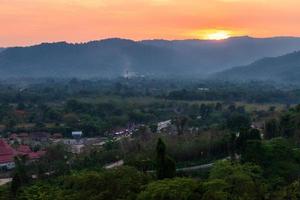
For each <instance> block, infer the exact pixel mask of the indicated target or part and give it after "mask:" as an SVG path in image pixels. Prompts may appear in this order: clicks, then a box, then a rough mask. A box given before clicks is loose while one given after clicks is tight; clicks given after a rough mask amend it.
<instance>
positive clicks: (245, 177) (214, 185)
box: [204, 161, 266, 200]
mask: <svg viewBox="0 0 300 200" xmlns="http://www.w3.org/2000/svg"><path fill="white" fill-rule="evenodd" d="M262 173H263V172H262V169H261V168H260V167H259V166H257V165H253V164H243V165H241V164H237V163H235V164H232V163H231V162H228V161H220V162H217V163H216V164H215V165H214V167H213V168H212V170H211V171H210V175H209V178H208V182H207V183H206V184H205V185H206V188H205V189H206V191H207V192H209V193H210V195H211V194H212V193H213V194H219V195H218V196H219V197H221V198H211V199H224V200H225V199H241V200H247V199H253V200H260V199H264V194H265V192H266V187H265V184H264V179H263V176H262V175H263V174H262ZM206 195H207V194H204V196H206ZM226 197H227V198H226ZM205 199H208V198H205Z"/></svg>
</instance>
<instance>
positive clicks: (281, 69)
mask: <svg viewBox="0 0 300 200" xmlns="http://www.w3.org/2000/svg"><path fill="white" fill-rule="evenodd" d="M213 77H214V78H218V79H224V80H237V81H239V80H270V81H279V82H281V81H284V82H290V83H300V81H299V77H300V52H299V51H298V52H294V53H291V54H287V55H284V56H280V57H274V58H264V59H261V60H259V61H256V62H254V63H252V64H250V65H247V66H242V67H235V68H232V69H230V70H226V71H224V72H221V73H217V74H215V75H214V76H213Z"/></svg>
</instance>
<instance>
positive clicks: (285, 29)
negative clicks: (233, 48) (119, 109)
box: [0, 0, 300, 46]
mask: <svg viewBox="0 0 300 200" xmlns="http://www.w3.org/2000/svg"><path fill="white" fill-rule="evenodd" d="M299 8H300V1H299V0H284V1H283V0H0V46H15V45H29V44H36V43H41V42H53V41H68V42H82V41H89V40H98V39H102V38H111V37H122V38H129V39H134V40H141V39H153V38H163V39H186V38H199V39H218V38H222V37H227V36H239V35H249V36H254V37H269V36H282V35H284V36H300V12H299Z"/></svg>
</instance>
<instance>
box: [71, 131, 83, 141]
mask: <svg viewBox="0 0 300 200" xmlns="http://www.w3.org/2000/svg"><path fill="white" fill-rule="evenodd" d="M72 137H73V138H74V139H80V138H81V137H82V131H73V132H72Z"/></svg>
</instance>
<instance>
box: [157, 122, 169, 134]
mask: <svg viewBox="0 0 300 200" xmlns="http://www.w3.org/2000/svg"><path fill="white" fill-rule="evenodd" d="M171 126H172V120H167V121H163V122H159V123H158V124H157V132H158V133H161V132H164V131H166V130H167V129H169V128H170V127H171Z"/></svg>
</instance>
